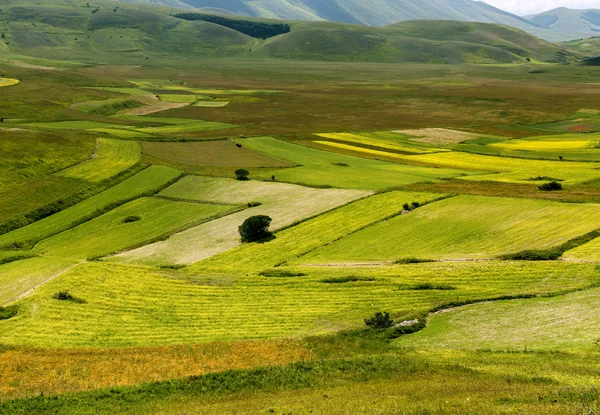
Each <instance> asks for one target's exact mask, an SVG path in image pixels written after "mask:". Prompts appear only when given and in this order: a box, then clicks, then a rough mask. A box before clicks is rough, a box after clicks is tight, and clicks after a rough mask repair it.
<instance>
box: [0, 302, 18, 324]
mask: <svg viewBox="0 0 600 415" xmlns="http://www.w3.org/2000/svg"><path fill="white" fill-rule="evenodd" d="M18 312H19V308H18V307H17V306H16V305H11V306H8V307H0V320H8V319H9V318H13V317H14V316H16V315H17V314H18Z"/></svg>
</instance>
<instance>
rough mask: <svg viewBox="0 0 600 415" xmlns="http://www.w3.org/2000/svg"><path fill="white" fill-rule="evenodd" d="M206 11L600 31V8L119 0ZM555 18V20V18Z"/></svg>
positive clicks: (463, 0)
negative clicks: (525, 12)
mask: <svg viewBox="0 0 600 415" xmlns="http://www.w3.org/2000/svg"><path fill="white" fill-rule="evenodd" d="M120 1H126V2H134V3H143V2H146V3H154V4H163V5H168V6H177V4H176V3H179V4H182V5H183V7H186V8H190V7H193V8H196V9H197V10H200V11H203V12H207V13H220V14H236V15H241V16H249V17H258V18H270V19H281V20H301V21H329V22H339V23H353V24H362V25H368V26H387V25H390V24H394V23H399V22H404V21H410V20H453V21H463V22H479V23H495V24H503V25H507V26H512V27H516V28H518V29H521V30H524V31H526V32H528V33H530V34H533V35H534V36H537V37H540V38H542V39H545V40H549V41H553V42H555V41H566V40H573V39H577V38H581V37H590V36H592V35H593V34H594V33H600V32H595V30H600V27H599V26H598V25H599V23H598V21H600V10H570V9H557V10H559V12H556V11H549V12H546V13H541V14H539V15H533V16H527V17H520V16H517V15H515V14H512V13H509V12H506V11H504V10H501V9H498V8H496V7H493V6H491V5H489V4H487V3H485V2H483V1H475V0H120ZM555 15H556V16H555Z"/></svg>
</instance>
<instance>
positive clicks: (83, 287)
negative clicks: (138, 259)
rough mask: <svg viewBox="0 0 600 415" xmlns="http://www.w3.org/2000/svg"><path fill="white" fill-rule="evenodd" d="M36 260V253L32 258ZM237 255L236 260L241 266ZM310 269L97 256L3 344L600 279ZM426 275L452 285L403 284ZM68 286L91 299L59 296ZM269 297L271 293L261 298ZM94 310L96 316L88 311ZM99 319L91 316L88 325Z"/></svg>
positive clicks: (299, 329)
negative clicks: (214, 267) (165, 264)
mask: <svg viewBox="0 0 600 415" xmlns="http://www.w3.org/2000/svg"><path fill="white" fill-rule="evenodd" d="M29 261H32V260H29ZM234 261H235V257H233V258H232V260H231V266H232V267H235V262H234ZM290 271H299V272H302V273H304V274H306V276H302V277H296V278H265V277H262V276H259V275H256V274H253V275H249V276H245V274H244V275H241V276H239V277H235V276H233V275H232V274H222V273H214V272H212V273H200V272H199V271H198V270H189V271H186V270H182V271H170V270H153V269H150V268H135V267H128V266H122V265H113V264H108V263H102V262H91V263H88V264H84V265H80V266H78V267H76V268H74V269H72V270H71V271H69V272H68V273H66V274H64V275H62V276H61V277H59V278H56V279H54V280H52V281H50V282H48V283H46V284H45V285H43V286H41V287H39V288H37V289H36V290H35V292H34V293H33V295H32V296H30V297H29V298H27V299H25V300H22V301H21V302H19V303H18V305H19V309H20V312H19V314H18V315H17V316H16V317H13V318H11V319H9V320H5V321H3V322H1V323H0V336H1V337H2V342H3V344H5V345H7V346H31V347H79V346H82V347H122V346H159V345H175V344H196V343H201V342H209V341H215V340H242V339H276V338H284V337H285V338H288V337H296V338H300V337H304V336H306V335H309V334H323V333H332V332H336V331H338V330H340V329H344V328H356V327H362V325H363V324H364V323H363V319H364V318H365V317H368V316H370V315H372V314H373V313H374V312H375V311H381V310H388V311H390V312H392V317H393V318H402V316H405V315H414V314H415V313H425V312H427V311H428V310H430V309H431V308H433V307H435V306H442V305H444V304H448V303H450V302H454V301H457V300H460V301H466V300H485V299H486V298H494V297H497V296H500V295H505V294H512V295H515V294H535V293H540V294H544V293H548V292H560V291H563V290H567V289H577V288H582V287H586V286H588V285H590V284H594V283H597V282H598V272H597V270H596V268H595V266H594V265H590V264H566V263H540V262H536V263H526V264H520V263H504V262H501V263H498V262H489V263H459V264H452V265H448V264H437V263H432V264H417V265H398V266H390V267H362V268H361V267H356V268H354V269H352V273H351V275H353V276H357V277H375V278H376V281H357V282H354V283H351V284H325V283H323V282H322V280H324V279H330V278H336V277H343V276H347V275H348V270H345V269H343V268H342V269H329V268H327V269H321V268H317V269H315V268H311V267H305V268H299V269H292V270H290ZM424 282H429V283H432V284H437V285H442V284H443V285H452V286H454V287H456V290H448V291H445V290H425V291H415V290H402V289H400V288H399V287H404V286H406V285H410V284H417V283H424ZM58 291H69V292H70V293H71V294H72V295H73V296H75V297H78V298H82V299H85V300H86V301H87V303H86V304H76V303H72V302H68V301H56V300H54V299H53V298H52V296H53V295H54V294H55V293H56V292H58ZM265 299H268V301H265ZM91 319H92V320H91ZM90 321H93V322H94V324H90Z"/></svg>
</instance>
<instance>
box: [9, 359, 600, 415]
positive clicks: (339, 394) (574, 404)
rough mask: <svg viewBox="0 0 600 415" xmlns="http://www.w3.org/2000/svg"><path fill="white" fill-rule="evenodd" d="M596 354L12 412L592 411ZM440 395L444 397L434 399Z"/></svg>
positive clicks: (203, 385) (115, 392) (244, 377)
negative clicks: (545, 370)
mask: <svg viewBox="0 0 600 415" xmlns="http://www.w3.org/2000/svg"><path fill="white" fill-rule="evenodd" d="M596 356H597V353H588V354H584V353H579V354H565V355H563V356H561V359H559V362H555V363H552V361H553V359H552V356H548V355H544V354H507V353H489V352H455V353H445V354H442V353H437V354H434V353H426V354H418V353H414V352H409V353H403V354H401V353H393V354H388V355H387V356H382V357H376V356H353V357H351V358H337V359H334V360H329V361H328V360H325V361H317V362H298V363H294V364H291V365H286V366H282V367H270V368H264V369H255V370H236V371H228V372H225V373H222V374H215V375H205V376H200V377H191V378H187V379H181V380H178V381H173V382H162V383H153V384H146V385H143V386H140V387H135V388H118V389H117V388H115V389H112V390H103V391H98V392H93V393H80V394H76V395H67V396H61V397H58V398H54V397H37V398H32V399H26V400H20V401H13V402H6V403H4V404H3V406H2V409H3V410H5V411H10V412H12V413H15V414H21V413H32V412H52V413H57V414H63V413H69V412H70V411H76V412H77V413H82V414H88V413H89V414H92V413H94V414H98V413H129V414H143V413H148V412H160V413H165V414H175V413H187V412H190V411H193V412H195V413H215V412H218V413H224V414H235V413H239V410H240V406H243V408H244V410H245V411H247V412H249V413H290V412H292V413H296V412H297V413H308V412H311V411H312V412H320V413H328V414H329V413H330V414H343V413H348V412H353V413H369V412H373V411H377V412H381V413H386V412H390V411H393V412H397V411H398V410H401V411H403V413H406V414H411V415H416V414H419V413H421V414H422V413H424V412H425V413H427V412H434V411H440V412H443V413H448V414H459V413H483V412H485V413H490V414H502V413H507V412H516V413H523V414H536V413H547V414H564V413H583V411H585V410H588V409H590V410H594V409H596V408H597V404H596V402H595V401H596V399H597V392H596V390H595V389H594V388H593V387H591V388H590V387H588V386H585V387H584V386H581V385H579V383H578V382H577V381H576V380H575V379H577V378H579V379H580V380H581V381H582V382H585V383H587V384H589V383H594V374H593V372H594V370H596V369H597V365H595V364H590V363H589V361H588V362H586V360H590V359H591V360H592V361H594V359H595V358H596ZM543 369H550V370H551V373H548V372H545V373H544V372H543ZM525 371H526V372H525ZM523 372H525V373H526V374H524V373H523ZM561 375H562V376H561ZM438 396H439V397H440V401H439V402H438V401H437V400H435V401H433V402H432V397H438ZM442 396H443V397H444V398H443V399H441V397H442ZM497 396H501V399H499V398H497ZM592 408H593V409H592Z"/></svg>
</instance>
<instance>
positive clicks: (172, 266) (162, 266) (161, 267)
mask: <svg viewBox="0 0 600 415" xmlns="http://www.w3.org/2000/svg"><path fill="white" fill-rule="evenodd" d="M185 267H186V266H185V265H181V264H172V265H161V266H160V267H159V268H160V269H172V270H178V269H183V268H185Z"/></svg>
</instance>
